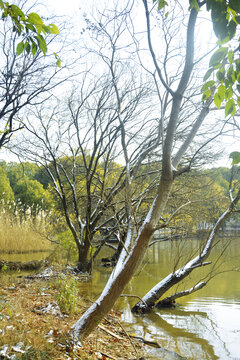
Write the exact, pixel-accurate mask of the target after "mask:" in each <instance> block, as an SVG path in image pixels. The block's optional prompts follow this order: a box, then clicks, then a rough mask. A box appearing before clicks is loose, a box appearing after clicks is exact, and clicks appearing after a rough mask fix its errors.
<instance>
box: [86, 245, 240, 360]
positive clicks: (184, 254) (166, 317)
mask: <svg viewBox="0 0 240 360" xmlns="http://www.w3.org/2000/svg"><path fill="white" fill-rule="evenodd" d="M201 246H202V245H201V241H199V240H193V241H190V240H189V239H188V240H185V241H181V240H178V241H172V242H161V243H158V244H155V245H154V247H152V248H149V252H148V254H147V257H146V259H145V260H144V262H143V265H142V267H141V269H140V270H139V272H138V274H136V276H135V277H134V278H133V279H132V281H131V283H130V284H129V285H128V286H127V288H126V289H125V291H124V293H125V294H135V295H137V296H140V297H142V296H143V295H144V294H145V293H146V292H147V291H148V290H149V289H150V288H151V287H152V286H153V285H155V284H156V283H157V282H159V281H160V280H161V279H162V278H163V277H164V276H166V275H167V274H168V273H169V272H171V271H172V270H173V268H174V264H175V265H176V263H177V261H178V260H179V259H180V260H179V263H178V266H179V265H181V264H182V263H183V262H184V261H185V260H188V259H190V257H191V256H193V255H196V253H197V252H198V251H199V247H201ZM208 261H211V262H212V264H211V265H208V266H205V267H203V268H202V269H199V268H198V269H195V270H194V271H193V272H192V274H191V276H190V277H189V278H188V279H187V280H186V281H185V282H184V283H183V284H182V285H181V286H176V287H175V288H174V290H177V291H180V290H183V289H188V288H190V287H192V286H193V285H195V284H196V283H197V282H198V281H199V280H202V279H204V278H205V277H206V276H207V275H208V274H209V273H210V277H212V278H211V280H210V281H209V283H208V284H207V286H206V287H204V288H203V289H202V290H200V291H198V292H195V293H193V294H191V295H189V296H187V297H184V298H180V299H178V301H177V302H178V303H179V306H178V307H177V308H175V309H162V310H154V312H152V313H151V314H148V315H144V316H141V317H140V316H135V315H133V314H132V313H131V311H130V309H131V307H132V306H133V305H134V304H135V303H136V302H137V301H138V300H137V299H133V298H130V297H125V298H121V299H120V300H119V301H118V303H117V304H116V307H117V308H120V309H121V310H122V311H123V314H122V320H123V322H124V324H125V327H126V329H127V330H129V331H131V332H133V333H134V334H135V335H138V336H142V337H144V338H145V339H147V340H153V341H157V342H158V343H159V344H160V345H161V346H162V347H164V348H167V349H169V350H172V351H174V352H177V353H178V354H180V355H181V356H185V357H187V358H188V359H193V360H198V359H199V360H205V359H211V360H215V359H221V360H237V359H240V272H239V271H230V270H232V269H236V268H238V270H239V268H240V239H239V238H235V239H232V240H231V241H229V239H220V240H219V242H218V244H217V245H216V246H215V248H214V249H213V252H212V256H211V257H209V258H208ZM178 266H177V267H178ZM98 270H99V271H98V272H95V274H94V276H93V279H92V284H91V285H90V284H89V285H90V288H91V289H89V288H88V291H89V290H90V292H91V295H92V297H93V298H94V297H96V295H97V293H100V291H101V289H102V287H103V284H105V283H106V281H107V278H108V276H109V273H110V269H107V270H106V269H104V268H98ZM172 293H173V290H172V291H170V292H168V293H167V295H170V294H172ZM151 353H152V354H153V355H155V356H156V358H159V359H161V358H163V357H160V356H161V355H160V353H159V350H158V349H153V350H152V351H151ZM166 358H169V357H166Z"/></svg>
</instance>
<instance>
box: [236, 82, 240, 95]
mask: <svg viewBox="0 0 240 360" xmlns="http://www.w3.org/2000/svg"><path fill="white" fill-rule="evenodd" d="M237 90H238V92H239V94H240V84H238V85H237Z"/></svg>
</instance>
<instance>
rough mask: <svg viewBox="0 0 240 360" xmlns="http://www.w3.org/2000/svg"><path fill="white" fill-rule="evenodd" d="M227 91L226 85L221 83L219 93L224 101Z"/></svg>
mask: <svg viewBox="0 0 240 360" xmlns="http://www.w3.org/2000/svg"><path fill="white" fill-rule="evenodd" d="M225 93H226V87H225V86H224V85H223V84H221V85H219V87H218V95H219V97H220V99H221V100H222V101H223V100H224V99H225Z"/></svg>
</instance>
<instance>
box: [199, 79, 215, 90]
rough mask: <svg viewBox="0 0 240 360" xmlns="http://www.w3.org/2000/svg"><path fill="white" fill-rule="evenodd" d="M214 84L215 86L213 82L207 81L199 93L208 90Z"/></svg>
mask: <svg viewBox="0 0 240 360" xmlns="http://www.w3.org/2000/svg"><path fill="white" fill-rule="evenodd" d="M214 84H215V81H214V80H209V81H207V82H206V83H205V84H204V85H203V86H202V89H201V92H205V91H206V90H208V89H209V88H212V87H213V85H214Z"/></svg>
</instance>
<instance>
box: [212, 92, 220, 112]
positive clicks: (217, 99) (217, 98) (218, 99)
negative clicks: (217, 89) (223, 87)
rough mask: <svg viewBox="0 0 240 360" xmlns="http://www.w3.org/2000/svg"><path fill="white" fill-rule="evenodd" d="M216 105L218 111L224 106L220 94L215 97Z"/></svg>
mask: <svg viewBox="0 0 240 360" xmlns="http://www.w3.org/2000/svg"><path fill="white" fill-rule="evenodd" d="M214 104H215V105H216V107H217V108H218V109H220V107H221V105H222V99H221V98H220V96H219V94H218V93H216V94H215V95H214Z"/></svg>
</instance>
